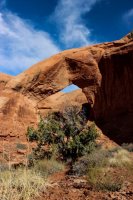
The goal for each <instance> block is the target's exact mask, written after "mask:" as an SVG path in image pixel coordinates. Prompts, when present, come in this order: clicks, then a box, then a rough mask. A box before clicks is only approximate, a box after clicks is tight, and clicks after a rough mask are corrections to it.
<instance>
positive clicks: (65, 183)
mask: <svg viewBox="0 0 133 200" xmlns="http://www.w3.org/2000/svg"><path fill="white" fill-rule="evenodd" d="M118 173H121V172H120V171H119V172H117V171H116V176H117V174H118ZM128 178H129V179H132V177H128ZM50 183H51V185H50V186H49V187H48V188H47V189H46V191H45V192H44V193H43V194H42V195H41V197H40V198H38V199H37V200H95V199H96V200H133V184H131V183H129V182H128V181H127V182H125V185H124V187H123V188H122V189H121V190H120V191H119V192H104V191H95V190H93V189H92V188H91V187H90V186H89V184H88V183H87V181H86V179H85V177H82V178H81V177H76V176H70V175H66V173H65V172H60V173H56V174H54V175H53V176H52V177H51V178H50Z"/></svg>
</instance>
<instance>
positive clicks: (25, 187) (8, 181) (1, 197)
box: [0, 169, 48, 200]
mask: <svg viewBox="0 0 133 200" xmlns="http://www.w3.org/2000/svg"><path fill="white" fill-rule="evenodd" d="M47 184H48V183H47V182H46V180H45V179H44V178H43V177H41V176H40V175H39V174H38V173H36V172H35V171H34V170H33V169H32V170H31V169H30V170H26V169H18V170H13V171H9V170H6V171H2V172H0V200H30V199H31V198H32V199H33V198H35V197H37V196H39V194H40V193H41V192H42V191H43V190H45V188H46V185H47Z"/></svg>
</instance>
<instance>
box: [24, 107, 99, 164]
mask: <svg viewBox="0 0 133 200" xmlns="http://www.w3.org/2000/svg"><path fill="white" fill-rule="evenodd" d="M27 137H28V140H29V141H36V142H37V147H36V148H35V149H34V150H33V159H43V158H48V159H49V158H51V157H53V156H54V157H55V158H56V159H58V160H62V161H67V160H68V159H70V160H71V161H72V162H73V161H75V160H77V159H78V158H79V157H81V156H83V155H85V154H87V153H90V152H91V151H93V150H94V149H95V147H96V138H97V137H98V134H97V131H96V128H95V125H94V124H92V125H91V126H88V124H87V117H86V112H85V110H80V109H79V108H78V107H76V106H73V107H68V108H66V109H64V111H63V112H62V113H61V112H55V113H51V114H49V115H48V116H47V117H46V118H45V119H43V118H42V117H41V118H40V122H39V123H38V127H37V129H34V128H32V127H30V128H28V131H27Z"/></svg>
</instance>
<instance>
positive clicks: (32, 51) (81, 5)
mask: <svg viewBox="0 0 133 200" xmlns="http://www.w3.org/2000/svg"><path fill="white" fill-rule="evenodd" d="M132 29H133V0H0V71H1V72H4V73H8V74H12V75H16V74H18V73H20V72H22V71H23V70H25V69H27V68H28V67H30V66H31V65H33V64H34V63H36V62H38V61H40V60H42V59H45V58H47V57H50V56H51V55H53V54H56V53H58V52H60V51H62V50H64V49H69V48H73V47H80V46H85V45H89V44H94V43H100V42H105V41H112V40H116V39H119V38H121V37H123V36H124V35H126V34H127V33H128V32H130V31H131V30H132Z"/></svg>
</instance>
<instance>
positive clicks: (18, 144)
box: [16, 143, 27, 150]
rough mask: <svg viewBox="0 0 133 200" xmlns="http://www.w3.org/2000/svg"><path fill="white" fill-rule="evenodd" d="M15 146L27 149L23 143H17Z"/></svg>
mask: <svg viewBox="0 0 133 200" xmlns="http://www.w3.org/2000/svg"><path fill="white" fill-rule="evenodd" d="M16 148H17V149H21V150H25V149H27V146H26V145H25V144H22V143H17V144H16Z"/></svg>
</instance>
